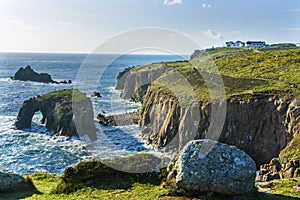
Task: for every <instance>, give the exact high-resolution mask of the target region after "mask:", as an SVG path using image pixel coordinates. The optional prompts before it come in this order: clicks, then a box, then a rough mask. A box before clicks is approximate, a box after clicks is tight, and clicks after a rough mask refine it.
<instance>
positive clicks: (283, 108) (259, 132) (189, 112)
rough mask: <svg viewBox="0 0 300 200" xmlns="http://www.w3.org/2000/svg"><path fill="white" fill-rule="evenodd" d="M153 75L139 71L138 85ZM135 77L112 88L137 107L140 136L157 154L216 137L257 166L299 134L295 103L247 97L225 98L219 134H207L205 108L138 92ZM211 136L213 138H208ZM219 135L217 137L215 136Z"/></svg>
mask: <svg viewBox="0 0 300 200" xmlns="http://www.w3.org/2000/svg"><path fill="white" fill-rule="evenodd" d="M152 74H154V73H153V72H151V71H150V72H149V73H148V74H146V72H144V74H143V77H145V79H144V82H149V81H150V80H149V77H153V76H151V75H152ZM137 77H139V76H138V75H137V74H134V75H133V76H131V74H130V73H126V78H124V79H119V80H122V81H125V82H124V83H122V84H120V83H119V85H118V87H117V88H118V89H123V93H122V94H123V97H124V98H133V99H138V100H140V101H141V102H143V105H142V108H141V111H140V117H139V125H140V127H141V128H142V136H143V138H144V139H145V140H146V141H147V142H148V143H151V144H152V145H153V146H154V147H155V148H157V149H163V150H166V151H169V150H171V151H173V150H176V149H181V148H182V147H183V146H184V145H185V144H186V143H187V142H188V141H190V140H192V139H202V138H217V139H218V140H219V141H220V142H223V143H226V144H230V145H234V146H237V147H238V148H240V149H242V150H244V151H245V152H246V153H248V154H249V155H250V156H251V157H252V158H253V159H254V160H255V161H256V164H257V166H260V165H261V164H264V163H268V162H269V161H270V160H271V159H272V158H274V157H278V155H279V153H280V151H281V150H282V149H284V148H285V147H286V146H287V145H288V143H289V142H290V141H291V140H292V139H293V137H294V136H295V135H298V134H299V131H300V127H299V126H300V101H298V100H291V99H286V98H279V97H276V96H270V95H251V96H250V97H248V98H243V99H238V98H228V99H227V100H226V101H227V102H226V104H227V113H226V118H225V124H224V127H223V130H222V132H221V134H220V133H212V135H209V134H208V128H209V126H210V122H211V106H212V105H211V103H209V102H201V101H198V102H195V101H192V102H190V103H188V104H186V105H181V104H180V103H179V101H178V99H177V98H176V97H174V96H173V95H171V94H166V93H165V91H164V90H160V89H159V87H154V86H153V84H151V85H148V86H147V87H144V88H142V87H140V85H138V84H133V86H131V87H130V88H127V86H128V85H127V84H126V82H130V83H136V82H138V81H137V80H138V78H137ZM214 134H216V135H214ZM219 134H220V136H219Z"/></svg>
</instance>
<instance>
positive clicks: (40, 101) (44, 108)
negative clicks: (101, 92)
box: [15, 89, 96, 140]
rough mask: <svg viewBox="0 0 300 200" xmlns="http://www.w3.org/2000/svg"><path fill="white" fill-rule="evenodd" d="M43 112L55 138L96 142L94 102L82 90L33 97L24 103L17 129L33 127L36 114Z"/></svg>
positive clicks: (45, 122) (16, 123)
mask: <svg viewBox="0 0 300 200" xmlns="http://www.w3.org/2000/svg"><path fill="white" fill-rule="evenodd" d="M37 111H41V113H42V115H43V118H42V120H41V122H42V123H43V124H45V126H46V128H47V129H49V130H52V131H54V132H55V135H64V136H68V137H71V136H83V135H88V136H89V137H90V139H91V140H95V139H96V128H95V125H94V113H93V108H92V103H91V101H90V99H89V98H87V97H86V95H85V94H83V93H81V92H80V91H78V90H72V89H70V90H61V91H54V92H50V93H48V94H45V95H42V96H37V97H34V98H30V99H29V100H26V101H24V102H23V105H22V107H21V109H20V111H19V113H18V117H17V120H16V122H15V126H16V128H17V129H23V128H30V127H31V120H32V117H33V115H34V113H35V112H37Z"/></svg>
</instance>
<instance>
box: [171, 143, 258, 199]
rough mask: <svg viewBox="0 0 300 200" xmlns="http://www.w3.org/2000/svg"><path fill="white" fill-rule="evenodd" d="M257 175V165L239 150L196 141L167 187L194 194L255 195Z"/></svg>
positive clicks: (178, 163) (181, 157)
mask: <svg viewBox="0 0 300 200" xmlns="http://www.w3.org/2000/svg"><path fill="white" fill-rule="evenodd" d="M255 171H256V164H255V162H254V161H253V160H252V159H251V157H250V156H248V155H247V154H246V153H244V152H243V151H241V150H239V149H238V148H236V147H234V146H229V145H226V144H221V143H218V142H216V141H213V140H207V139H205V140H193V141H190V142H189V143H188V144H187V145H186V146H185V147H184V149H183V150H182V151H181V152H180V154H179V157H178V159H177V161H176V163H175V165H174V166H173V168H172V170H171V172H170V173H169V177H168V181H167V183H168V184H169V185H173V187H175V188H177V189H178V190H184V191H186V192H188V193H192V194H194V193H195V192H200V193H207V192H213V193H217V194H224V195H239V194H243V193H248V192H251V191H252V189H253V187H254V182H255Z"/></svg>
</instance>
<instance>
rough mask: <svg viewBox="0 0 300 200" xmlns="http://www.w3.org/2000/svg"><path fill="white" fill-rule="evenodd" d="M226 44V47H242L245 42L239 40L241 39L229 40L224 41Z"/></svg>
mask: <svg viewBox="0 0 300 200" xmlns="http://www.w3.org/2000/svg"><path fill="white" fill-rule="evenodd" d="M226 46H227V47H244V46H245V42H241V41H236V42H233V41H229V42H226Z"/></svg>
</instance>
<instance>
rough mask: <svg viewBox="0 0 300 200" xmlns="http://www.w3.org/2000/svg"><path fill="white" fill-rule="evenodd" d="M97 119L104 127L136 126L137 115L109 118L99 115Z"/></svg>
mask: <svg viewBox="0 0 300 200" xmlns="http://www.w3.org/2000/svg"><path fill="white" fill-rule="evenodd" d="M97 119H98V122H99V123H100V124H102V125H104V126H127V125H133V124H138V113H137V112H132V113H124V114H119V115H110V116H105V115H103V114H101V113H99V114H98V115H97Z"/></svg>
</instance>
